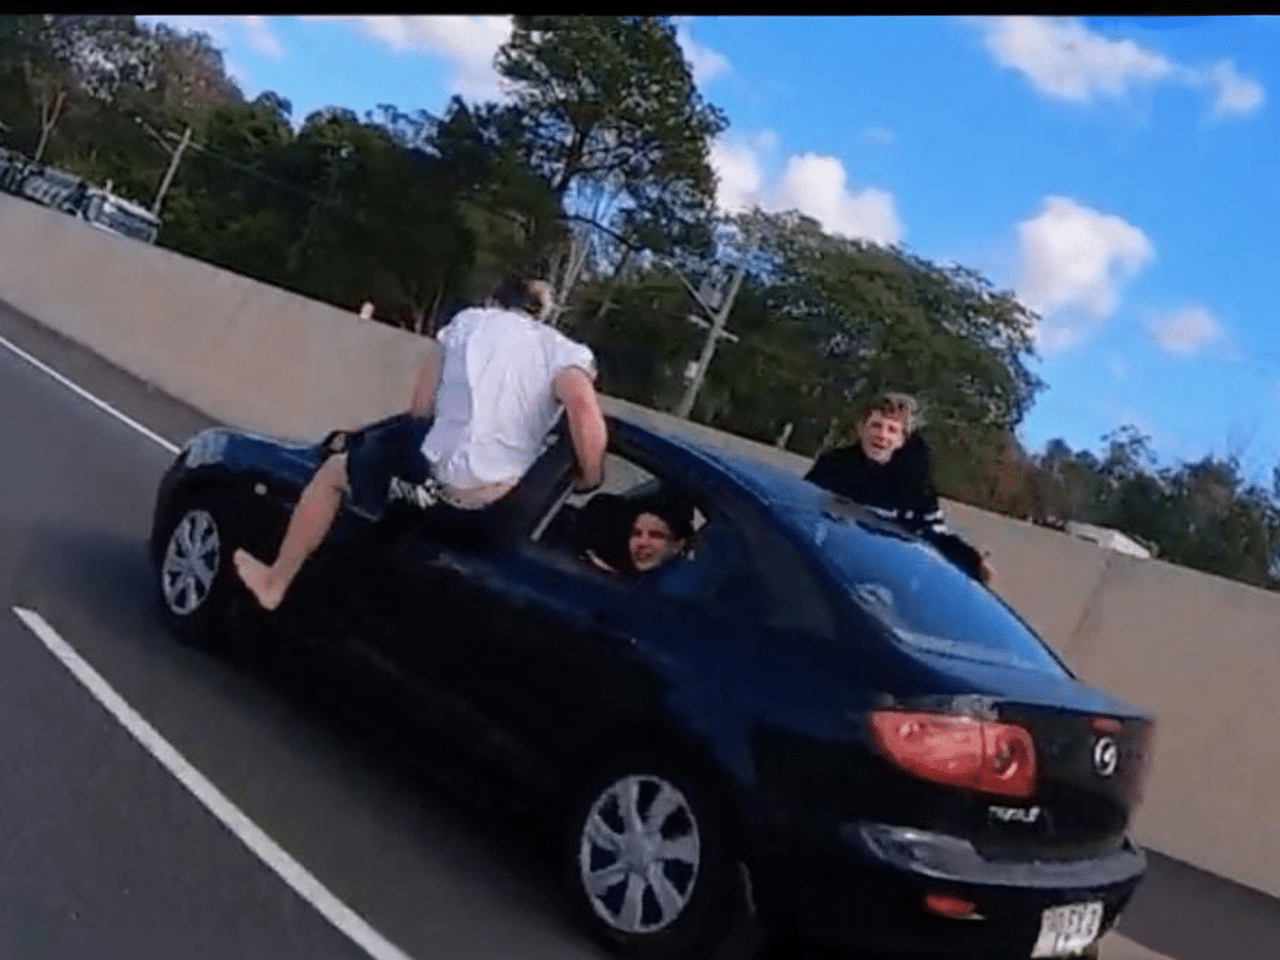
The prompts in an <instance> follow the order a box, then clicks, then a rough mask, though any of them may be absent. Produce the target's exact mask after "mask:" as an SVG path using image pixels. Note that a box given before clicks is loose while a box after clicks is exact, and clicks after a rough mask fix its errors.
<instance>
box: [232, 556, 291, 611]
mask: <svg viewBox="0 0 1280 960" xmlns="http://www.w3.org/2000/svg"><path fill="white" fill-rule="evenodd" d="M231 559H232V562H234V563H235V565H236V573H238V574H240V579H241V580H243V581H244V585H245V586H246V587H248V588H249V592H250V593H252V594H253V596H254V598H255V599H256V600H257V601H258V605H259V606H260V607H262V609H264V610H274V609H275V608H276V607H278V606H280V602H281V601H282V600H283V599H284V588H283V587H282V586H281V585H280V584H278V583H275V582H273V580H272V577H271V568H270V567H268V566H267V565H266V564H265V563H263V562H262V561H261V560H259V559H258V558H257V557H255V556H252V555H251V554H249V553H247V552H246V551H244V550H237V551H236V552H235V553H234V554H233V555H232V557H231Z"/></svg>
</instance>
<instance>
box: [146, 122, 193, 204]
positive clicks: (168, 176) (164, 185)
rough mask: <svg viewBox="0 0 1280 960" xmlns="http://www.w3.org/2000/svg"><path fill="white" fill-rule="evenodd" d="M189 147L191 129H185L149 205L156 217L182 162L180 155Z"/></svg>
mask: <svg viewBox="0 0 1280 960" xmlns="http://www.w3.org/2000/svg"><path fill="white" fill-rule="evenodd" d="M189 146H191V128H190V127H187V129H186V130H184V131H182V139H181V140H180V141H179V142H178V148H177V149H176V150H174V151H173V159H171V160H170V161H169V169H168V170H166V171H165V172H164V179H163V180H161V181H160V189H159V190H157V191H156V198H155V200H154V201H152V203H151V212H152V213H153V214H155V215H156V216H159V215H160V204H162V203H163V202H164V195H165V194H166V193H168V192H169V185H170V184H171V183H173V176H174V174H176V173H177V172H178V163H179V162H180V161H181V160H182V154H183V153H184V152H185V151H186V149H187V147H189Z"/></svg>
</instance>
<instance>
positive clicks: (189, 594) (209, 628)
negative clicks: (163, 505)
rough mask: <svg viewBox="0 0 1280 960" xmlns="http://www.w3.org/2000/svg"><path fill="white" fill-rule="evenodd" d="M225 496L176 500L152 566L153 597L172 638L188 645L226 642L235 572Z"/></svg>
mask: <svg viewBox="0 0 1280 960" xmlns="http://www.w3.org/2000/svg"><path fill="white" fill-rule="evenodd" d="M229 507H230V497H229V495H228V494H226V493H223V492H220V491H207V490H201V491H194V492H192V493H190V494H185V495H181V494H180V495H179V496H178V497H177V498H176V499H175V501H174V504H173V508H172V509H171V510H170V511H169V515H168V524H167V531H166V534H165V540H164V547H163V549H162V551H161V554H160V559H159V562H158V563H157V564H156V568H155V569H156V581H155V584H156V596H157V599H158V600H159V602H160V609H161V611H162V612H163V614H164V618H165V621H166V622H167V623H168V625H169V628H170V629H171V630H172V631H173V632H174V634H175V635H176V636H177V637H178V638H179V639H180V640H181V641H182V642H184V643H187V644H190V645H192V646H198V647H205V648H216V647H221V646H223V645H224V644H225V641H226V639H227V627H228V622H227V614H228V612H229V608H230V603H229V601H230V599H231V592H232V587H233V582H232V581H233V580H234V578H235V569H234V566H233V564H232V559H231V556H232V553H233V552H234V550H235V543H236V541H235V538H234V537H233V535H232V533H231V520H230V518H231V517H232V516H233V515H234V514H233V511H232V510H231V509H229Z"/></svg>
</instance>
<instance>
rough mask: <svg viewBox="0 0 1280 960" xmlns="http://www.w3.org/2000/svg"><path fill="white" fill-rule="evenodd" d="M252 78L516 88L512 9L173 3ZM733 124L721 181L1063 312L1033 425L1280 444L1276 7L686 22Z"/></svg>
mask: <svg viewBox="0 0 1280 960" xmlns="http://www.w3.org/2000/svg"><path fill="white" fill-rule="evenodd" d="M166 19H168V20H169V21H170V22H175V23H178V24H180V25H183V26H187V27H199V28H201V29H207V30H209V31H210V32H211V33H212V34H213V35H214V38H215V40H216V41H217V42H218V43H219V45H221V46H222V47H223V49H224V51H225V54H226V57H227V61H228V65H229V68H230V69H231V70H232V72H233V73H234V74H235V75H236V76H237V77H238V78H239V79H240V81H241V83H242V86H243V87H244V89H245V92H246V94H247V95H248V96H254V95H256V94H257V93H258V92H260V91H262V90H264V89H273V90H276V91H277V92H279V93H281V94H283V95H285V96H286V97H288V98H289V99H290V100H291V101H292V103H293V105H294V110H295V117H296V118H297V119H298V120H301V119H302V118H303V117H305V115H306V114H307V113H308V112H310V111H311V110H314V109H316V108H318V107H321V106H325V105H329V104H335V105H342V106H348V107H351V108H354V109H356V110H357V111H360V112H363V111H365V110H368V109H371V108H373V107H374V106H375V105H377V104H379V103H394V104H396V105H397V106H399V107H401V108H404V109H414V108H418V107H424V108H426V109H429V110H439V109H440V108H441V107H443V105H444V104H445V103H446V102H447V99H448V97H449V96H450V95H451V94H452V93H454V92H460V93H462V94H463V95H464V96H467V97H470V98H476V97H487V96H493V95H495V94H496V92H497V88H496V84H495V77H494V74H493V71H492V66H491V64H492V56H493V52H494V50H496V48H497V46H498V45H499V44H500V43H501V42H502V41H503V39H504V38H505V36H506V34H507V32H508V30H509V25H508V22H507V20H506V19H505V18H502V17H439V16H419V17H396V16H388V17H332V18H306V17H222V18H210V17H190V18H166ZM681 31H682V42H683V44H684V46H685V50H686V53H687V55H688V56H689V58H690V61H691V62H692V63H693V64H694V67H695V74H696V75H697V76H698V78H699V81H700V83H701V85H702V88H703V90H704V93H705V94H706V95H707V96H708V97H709V98H710V99H711V100H712V101H713V102H715V103H717V104H719V105H720V106H721V107H723V108H724V109H725V111H726V112H727V114H728V116H729V119H730V122H731V127H730V129H729V131H728V133H727V134H726V136H725V138H724V139H723V140H722V141H721V142H719V143H717V144H715V145H714V149H713V155H714V157H715V161H716V165H717V169H718V171H719V172H720V177H721V184H720V201H721V204H722V205H723V206H725V207H726V208H740V207H743V206H746V205H751V204H759V205H761V206H763V207H765V208H770V209H788V208H798V209H802V210H804V211H805V212H806V213H810V214H812V215H814V216H816V217H817V218H818V219H820V220H821V221H823V223H824V224H825V225H826V226H827V228H828V229H830V230H833V231H835V232H840V233H845V234H849V235H859V236H866V237H870V238H872V239H877V240H889V241H901V242H903V243H905V244H906V245H907V246H908V247H910V248H911V249H912V250H913V251H915V252H916V253H919V254H921V255H922V256H925V257H929V258H931V259H938V260H956V261H960V262H962V263H965V264H968V265H970V266H973V267H976V268H978V269H980V270H981V271H983V272H984V273H985V274H986V275H987V276H989V277H991V278H992V279H993V280H994V281H995V282H996V283H997V284H999V285H1001V286H1002V287H1006V288H1009V289H1013V290H1016V291H1017V293H1018V295H1019V296H1020V297H1021V299H1022V300H1023V301H1024V302H1026V303H1027V304H1028V305H1030V306H1032V307H1033V308H1035V309H1037V310H1038V311H1039V312H1040V313H1041V314H1042V316H1043V317H1044V320H1043V322H1042V325H1041V327H1040V330H1039V336H1040V340H1041V355H1042V358H1041V361H1040V362H1039V363H1038V365H1037V372H1038V373H1039V374H1040V376H1041V377H1042V378H1043V379H1044V380H1045V381H1046V382H1047V383H1048V388H1047V389H1046V390H1045V391H1044V393H1043V394H1042V395H1041V397H1040V399H1039V400H1038V402H1037V404H1036V406H1035V409H1034V410H1033V412H1032V413H1031V415H1030V416H1029V418H1028V419H1027V421H1026V422H1025V423H1024V425H1023V428H1022V431H1021V432H1022V435H1023V439H1024V442H1026V443H1028V444H1030V445H1032V446H1034V447H1040V446H1042V445H1043V443H1044V442H1045V441H1046V440H1047V439H1049V438H1050V437H1054V436H1062V437H1064V438H1065V439H1067V441H1068V442H1070V443H1072V444H1073V445H1076V446H1080V445H1087V446H1095V445H1096V444H1097V443H1098V441H1099V438H1100V437H1101V436H1102V434H1104V433H1106V432H1107V431H1109V430H1111V429H1112V428H1114V427H1116V426H1118V425H1120V424H1122V423H1126V422H1131V423H1135V424H1137V425H1138V426H1140V427H1141V428H1143V429H1144V430H1146V431H1147V432H1148V433H1150V434H1151V435H1152V436H1153V437H1154V438H1155V441H1156V448H1157V450H1158V451H1159V453H1160V454H1161V455H1162V457H1165V458H1178V459H1181V458H1186V457H1195V456H1200V455H1202V454H1204V453H1206V452H1209V451H1213V452H1216V453H1223V452H1227V451H1228V450H1230V449H1235V450H1237V451H1238V452H1240V453H1241V454H1242V455H1243V456H1244V458H1245V460H1246V463H1247V464H1248V465H1249V466H1250V468H1251V469H1252V470H1253V471H1256V472H1257V473H1258V475H1260V476H1263V477H1269V474H1270V468H1271V466H1272V465H1273V464H1275V463H1276V462H1277V461H1280V427H1277V426H1276V425H1275V424H1276V420H1277V416H1276V414H1277V413H1278V412H1280V326H1278V325H1277V324H1275V323H1273V322H1272V316H1271V312H1272V310H1273V309H1274V307H1273V304H1276V303H1280V271H1273V270H1272V269H1271V268H1272V265H1273V263H1276V262H1278V261H1280V176H1277V172H1278V171H1280V120H1278V118H1277V115H1276V112H1277V111H1276V105H1275V103H1274V102H1273V97H1274V96H1276V93H1277V91H1280V18H1270V17H1221V18H1217V17H1183V18H1172V17H1170V18H1159V19H1148V18H1134V17H1092V18H1085V19H1078V20H1056V19H1039V18H915V17H884V18H856V17H844V18H802V17H787V18H763V17H700V18H696V19H688V20H684V21H682V26H681Z"/></svg>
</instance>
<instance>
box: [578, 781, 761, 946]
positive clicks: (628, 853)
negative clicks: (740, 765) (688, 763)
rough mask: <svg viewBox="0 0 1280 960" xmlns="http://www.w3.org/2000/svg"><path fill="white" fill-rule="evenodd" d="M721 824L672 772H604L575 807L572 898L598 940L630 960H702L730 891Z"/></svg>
mask: <svg viewBox="0 0 1280 960" xmlns="http://www.w3.org/2000/svg"><path fill="white" fill-rule="evenodd" d="M728 846H729V844H728V835H727V831H726V824H725V820H724V815H723V813H722V811H721V809H720V807H719V805H718V804H717V803H716V802H715V800H714V799H713V794H712V793H711V791H709V790H707V789H705V787H704V786H703V784H702V782H701V780H700V778H698V777H696V776H693V775H691V774H689V773H687V772H686V771H684V770H683V769H681V768H680V767H678V766H676V765H674V764H670V763H665V762H664V763H654V762H652V761H650V762H647V763H646V762H643V761H638V760H635V759H633V760H632V761H631V762H630V763H615V764H610V765H609V767H608V769H607V770H606V771H602V772H601V773H600V774H598V775H597V776H595V777H593V778H592V779H591V782H590V783H589V784H588V785H587V787H586V788H585V789H584V790H583V791H582V793H581V794H580V796H579V798H578V800H577V802H576V803H575V804H574V805H573V814H572V816H571V817H570V828H569V830H568V836H567V837H566V848H567V849H566V857H565V859H566V861H567V864H566V866H567V870H566V872H567V874H568V880H569V886H570V889H571V891H572V893H573V895H574V897H575V899H576V900H577V904H578V907H579V912H580V913H581V914H582V915H583V916H584V918H585V920H586V922H587V924H588V926H589V927H590V928H591V931H592V933H593V934H594V935H595V937H596V938H597V939H598V940H600V941H602V942H604V943H605V944H607V945H608V946H609V947H611V948H612V949H613V951H614V952H615V953H616V954H618V955H620V956H623V957H627V958H631V960H640V958H643V960H676V958H685V957H694V956H696V957H704V956H706V955H707V954H708V952H709V949H708V948H709V947H710V946H711V945H713V944H714V943H715V942H717V941H718V940H719V939H720V938H721V937H723V936H724V935H725V934H726V933H727V928H728V925H729V922H730V919H731V915H732V909H731V908H732V906H733V903H734V900H733V897H734V892H735V890H736V889H737V886H736V883H735V877H736V875H735V873H734V871H733V869H732V863H733V860H732V858H731V856H730V852H729V849H728Z"/></svg>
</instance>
